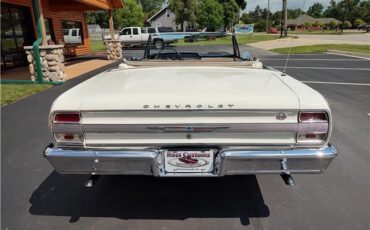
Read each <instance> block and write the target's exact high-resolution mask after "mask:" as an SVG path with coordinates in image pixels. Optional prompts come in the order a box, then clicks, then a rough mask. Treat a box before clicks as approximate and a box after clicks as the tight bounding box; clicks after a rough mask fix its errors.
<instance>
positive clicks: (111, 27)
mask: <svg viewBox="0 0 370 230" xmlns="http://www.w3.org/2000/svg"><path fill="white" fill-rule="evenodd" d="M108 17H109V32H110V36H111V39H112V40H115V37H114V26H113V12H112V10H111V9H109V10H108Z"/></svg>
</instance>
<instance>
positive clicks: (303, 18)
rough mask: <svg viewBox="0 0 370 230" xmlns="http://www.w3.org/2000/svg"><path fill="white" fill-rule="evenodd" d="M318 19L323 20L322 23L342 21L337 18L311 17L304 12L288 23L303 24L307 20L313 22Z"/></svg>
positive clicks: (292, 24)
mask: <svg viewBox="0 0 370 230" xmlns="http://www.w3.org/2000/svg"><path fill="white" fill-rule="evenodd" d="M317 21H319V22H321V23H322V24H327V23H329V22H330V21H336V22H337V23H340V21H339V20H337V19H335V18H314V17H311V16H309V15H307V14H302V15H301V16H299V17H298V18H296V19H288V20H287V24H288V26H302V25H304V24H305V23H306V22H309V23H311V24H313V23H315V22H317Z"/></svg>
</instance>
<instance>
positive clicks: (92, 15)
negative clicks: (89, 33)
mask: <svg viewBox="0 0 370 230" xmlns="http://www.w3.org/2000/svg"><path fill="white" fill-rule="evenodd" d="M85 16H86V23H87V24H96V17H95V13H93V12H89V13H86V15H85Z"/></svg>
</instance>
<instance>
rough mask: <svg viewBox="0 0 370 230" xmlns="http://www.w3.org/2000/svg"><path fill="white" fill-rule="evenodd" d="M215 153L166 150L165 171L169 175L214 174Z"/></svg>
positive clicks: (208, 150) (208, 151) (210, 150)
mask: <svg viewBox="0 0 370 230" xmlns="http://www.w3.org/2000/svg"><path fill="white" fill-rule="evenodd" d="M214 161H215V158H214V151H213V150H212V149H207V150H165V151H164V169H165V171H166V172H167V173H212V172H213V166H214Z"/></svg>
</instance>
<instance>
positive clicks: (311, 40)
mask: <svg viewBox="0 0 370 230" xmlns="http://www.w3.org/2000/svg"><path fill="white" fill-rule="evenodd" d="M320 44H355V45H369V44H370V33H359V34H344V35H313V34H312V35H311V34H297V35H294V37H288V38H283V39H277V40H271V41H263V42H256V43H251V44H248V45H250V46H253V47H256V48H260V49H264V50H271V49H276V48H285V47H293V46H306V45H320Z"/></svg>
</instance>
